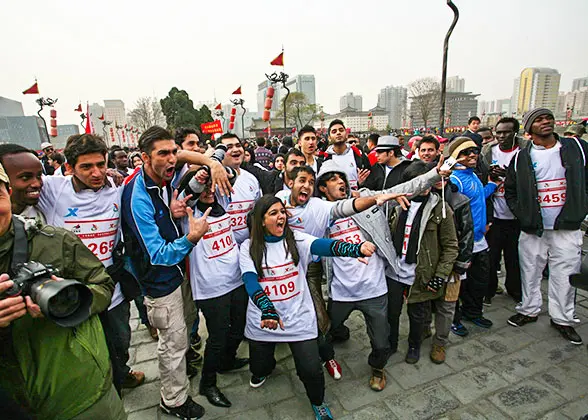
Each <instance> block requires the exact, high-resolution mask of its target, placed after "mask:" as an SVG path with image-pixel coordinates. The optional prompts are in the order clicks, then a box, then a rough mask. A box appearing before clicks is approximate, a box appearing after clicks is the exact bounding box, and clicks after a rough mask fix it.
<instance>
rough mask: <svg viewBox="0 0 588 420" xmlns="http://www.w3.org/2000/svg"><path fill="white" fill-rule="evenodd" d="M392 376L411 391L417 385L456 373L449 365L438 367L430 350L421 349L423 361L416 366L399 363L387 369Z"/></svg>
mask: <svg viewBox="0 0 588 420" xmlns="http://www.w3.org/2000/svg"><path fill="white" fill-rule="evenodd" d="M386 370H388V372H390V373H391V375H389V376H391V377H392V378H393V379H394V380H396V381H397V382H398V383H399V384H400V386H401V387H402V388H404V389H410V388H413V387H415V386H417V385H422V384H426V383H427V382H431V381H433V380H435V379H439V378H441V377H443V376H447V375H450V374H452V373H454V370H453V369H451V368H450V367H449V366H447V364H445V363H444V364H442V365H436V364H434V363H433V362H431V360H430V359H429V350H428V349H426V348H424V347H422V348H421V359H420V360H419V362H418V363H416V364H414V365H409V364H408V363H398V364H397V365H394V366H393V367H390V368H387V369H386Z"/></svg>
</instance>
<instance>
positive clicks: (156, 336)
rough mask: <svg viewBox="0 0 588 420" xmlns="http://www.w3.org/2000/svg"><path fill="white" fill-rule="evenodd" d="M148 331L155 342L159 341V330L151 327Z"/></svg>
mask: <svg viewBox="0 0 588 420" xmlns="http://www.w3.org/2000/svg"><path fill="white" fill-rule="evenodd" d="M147 329H148V330H149V335H150V336H151V338H152V339H154V340H155V341H157V340H159V334H158V333H157V328H155V327H152V326H151V325H149V326H148V327H147Z"/></svg>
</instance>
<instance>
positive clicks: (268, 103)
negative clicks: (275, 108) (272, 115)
mask: <svg viewBox="0 0 588 420" xmlns="http://www.w3.org/2000/svg"><path fill="white" fill-rule="evenodd" d="M272 103H273V99H272V98H265V105H264V106H263V107H264V108H266V109H272Z"/></svg>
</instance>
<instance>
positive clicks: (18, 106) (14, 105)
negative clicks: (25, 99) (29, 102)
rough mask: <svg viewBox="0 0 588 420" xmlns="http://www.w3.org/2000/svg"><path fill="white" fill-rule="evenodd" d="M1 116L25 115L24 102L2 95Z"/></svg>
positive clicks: (0, 97) (0, 101) (0, 99)
mask: <svg viewBox="0 0 588 420" xmlns="http://www.w3.org/2000/svg"><path fill="white" fill-rule="evenodd" d="M0 117H24V111H23V109H22V102H18V101H15V100H13V99H8V98H5V97H3V96H0Z"/></svg>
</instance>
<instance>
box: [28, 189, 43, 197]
mask: <svg viewBox="0 0 588 420" xmlns="http://www.w3.org/2000/svg"><path fill="white" fill-rule="evenodd" d="M26 196H27V198H32V199H38V198H39V197H40V196H41V191H40V190H35V191H27V193H26Z"/></svg>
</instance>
